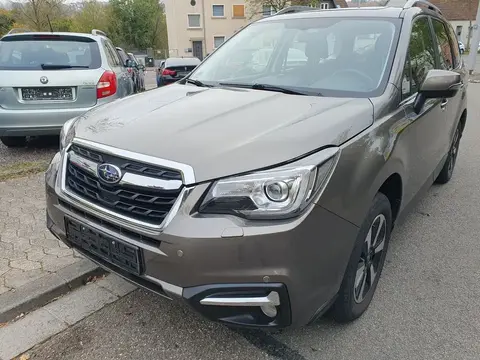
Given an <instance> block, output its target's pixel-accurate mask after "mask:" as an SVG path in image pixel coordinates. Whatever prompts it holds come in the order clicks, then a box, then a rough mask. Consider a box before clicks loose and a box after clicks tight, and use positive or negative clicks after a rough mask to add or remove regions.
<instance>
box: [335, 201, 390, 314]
mask: <svg viewBox="0 0 480 360" xmlns="http://www.w3.org/2000/svg"><path fill="white" fill-rule="evenodd" d="M391 229H392V210H391V207H390V201H389V200H388V198H387V197H386V196H385V195H384V194H382V193H377V195H375V198H374V200H373V204H372V207H371V208H370V211H369V213H368V215H367V217H366V219H365V221H364V222H363V224H362V226H361V227H360V231H359V232H358V235H357V240H356V243H355V247H354V249H353V252H352V255H351V256H350V261H349V263H348V265H347V270H346V272H345V276H344V279H343V282H342V285H341V287H340V291H339V293H338V297H337V299H336V301H335V303H334V304H333V307H332V309H331V310H332V315H333V318H334V319H335V320H336V321H338V322H342V323H344V322H350V321H353V320H355V319H357V318H358V317H360V316H361V315H362V314H363V313H364V312H365V311H366V310H367V308H368V306H369V305H370V302H371V301H372V298H373V294H374V293H375V289H376V288H377V284H378V280H379V278H380V275H381V273H382V269H383V264H384V263H385V256H386V253H387V248H388V243H389V240H390V231H391Z"/></svg>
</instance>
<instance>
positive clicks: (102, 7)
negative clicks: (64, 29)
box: [72, 0, 109, 33]
mask: <svg viewBox="0 0 480 360" xmlns="http://www.w3.org/2000/svg"><path fill="white" fill-rule="evenodd" d="M108 24H109V8H108V5H107V4H105V3H102V2H99V1H96V0H88V1H85V2H84V3H83V6H82V9H81V10H80V11H79V12H78V13H76V14H75V16H74V18H73V24H72V28H73V31H76V32H84V33H90V32H91V31H92V29H99V30H104V31H107V27H108Z"/></svg>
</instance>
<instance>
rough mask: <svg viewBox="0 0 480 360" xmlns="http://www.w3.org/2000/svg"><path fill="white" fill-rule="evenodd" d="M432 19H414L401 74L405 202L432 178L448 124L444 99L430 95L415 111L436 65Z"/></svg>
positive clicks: (424, 17) (425, 17) (419, 17)
mask: <svg viewBox="0 0 480 360" xmlns="http://www.w3.org/2000/svg"><path fill="white" fill-rule="evenodd" d="M434 44H435V43H434V39H433V33H432V30H431V26H430V20H429V18H428V17H427V16H424V15H421V16H418V17H416V18H415V19H414V21H413V24H412V29H411V35H410V43H409V47H408V54H407V60H406V62H405V67H404V72H403V78H402V86H401V87H402V88H401V91H402V102H401V103H400V106H402V107H403V109H404V110H405V116H406V121H407V123H408V124H410V125H409V126H408V128H407V129H405V132H404V133H403V135H402V138H403V141H405V142H406V144H405V148H407V149H408V150H407V151H408V154H406V159H405V167H406V173H407V176H408V179H407V182H406V184H405V189H404V191H405V200H406V201H405V202H406V203H408V202H410V200H412V198H413V197H414V195H415V194H416V193H417V192H418V191H419V189H421V188H422V186H423V185H424V184H425V183H426V182H427V181H430V180H433V179H432V178H431V177H432V174H433V172H434V170H435V168H436V166H437V164H438V162H439V161H440V159H441V154H440V153H441V151H442V149H441V148H440V144H441V141H440V140H439V137H441V136H442V135H443V132H444V129H443V128H444V126H445V121H446V120H445V118H446V116H445V111H444V110H443V109H442V104H441V102H442V100H441V99H428V100H427V101H426V102H425V105H424V106H423V108H422V110H421V111H420V113H419V114H417V113H416V112H415V111H414V102H415V98H416V96H417V92H418V90H419V89H420V86H421V85H422V83H423V81H424V80H425V77H426V75H427V73H428V71H429V70H432V69H435V67H436V66H437V62H438V61H437V52H436V51H435V45H434Z"/></svg>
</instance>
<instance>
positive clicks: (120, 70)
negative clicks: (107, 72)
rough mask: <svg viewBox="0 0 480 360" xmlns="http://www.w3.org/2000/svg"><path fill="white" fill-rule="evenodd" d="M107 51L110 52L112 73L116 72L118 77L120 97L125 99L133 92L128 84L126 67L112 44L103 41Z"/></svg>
mask: <svg viewBox="0 0 480 360" xmlns="http://www.w3.org/2000/svg"><path fill="white" fill-rule="evenodd" d="M103 43H104V45H105V48H106V50H107V51H108V57H109V58H110V59H111V60H110V61H112V63H113V64H112V65H111V66H112V71H114V72H115V74H116V75H117V86H118V90H117V92H118V96H119V97H124V96H127V95H130V94H131V93H132V92H133V90H132V89H130V84H129V82H128V73H127V71H126V70H125V67H124V66H123V64H122V61H121V60H120V58H119V56H118V54H117V52H116V50H115V48H114V47H113V45H112V43H111V42H110V41H109V40H104V41H103Z"/></svg>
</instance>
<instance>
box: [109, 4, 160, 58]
mask: <svg viewBox="0 0 480 360" xmlns="http://www.w3.org/2000/svg"><path fill="white" fill-rule="evenodd" d="M110 16H111V17H112V18H113V19H115V21H114V22H110V25H109V29H108V31H109V35H110V36H111V37H112V38H113V39H114V40H116V42H118V43H120V44H123V45H124V46H126V47H133V48H137V49H146V48H150V47H156V46H158V45H163V44H165V45H166V41H165V40H166V39H164V38H162V36H163V35H162V34H165V35H166V24H165V23H166V22H165V15H164V12H163V7H162V6H161V4H160V3H159V2H158V0H111V1H110ZM162 43H163V44H162ZM165 45H163V46H165Z"/></svg>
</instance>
